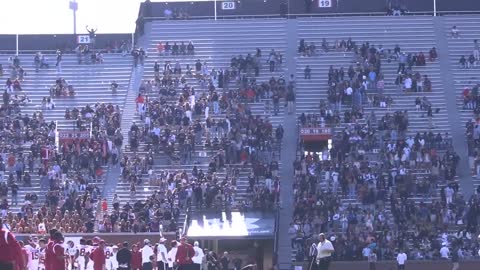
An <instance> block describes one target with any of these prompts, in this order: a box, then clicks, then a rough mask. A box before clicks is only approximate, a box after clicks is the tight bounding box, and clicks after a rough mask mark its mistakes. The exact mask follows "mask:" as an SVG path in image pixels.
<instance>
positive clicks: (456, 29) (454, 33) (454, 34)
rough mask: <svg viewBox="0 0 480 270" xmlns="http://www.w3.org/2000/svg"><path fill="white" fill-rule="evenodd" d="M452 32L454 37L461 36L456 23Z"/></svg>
mask: <svg viewBox="0 0 480 270" xmlns="http://www.w3.org/2000/svg"><path fill="white" fill-rule="evenodd" d="M450 34H451V35H452V38H458V37H459V36H460V31H459V30H458V28H457V26H456V25H454V26H452V30H450Z"/></svg>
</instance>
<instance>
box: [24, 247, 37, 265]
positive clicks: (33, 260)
mask: <svg viewBox="0 0 480 270" xmlns="http://www.w3.org/2000/svg"><path fill="white" fill-rule="evenodd" d="M25 251H26V252H27V258H28V263H27V268H28V270H37V269H38V263H39V253H40V250H39V247H38V245H35V244H33V243H30V244H28V245H26V246H25Z"/></svg>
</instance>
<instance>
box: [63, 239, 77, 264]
mask: <svg viewBox="0 0 480 270" xmlns="http://www.w3.org/2000/svg"><path fill="white" fill-rule="evenodd" d="M78 254H79V251H78V248H77V247H76V246H75V244H74V243H73V241H68V242H67V246H66V248H65V255H67V266H68V268H67V269H72V270H74V269H77V267H78V263H77V258H78Z"/></svg>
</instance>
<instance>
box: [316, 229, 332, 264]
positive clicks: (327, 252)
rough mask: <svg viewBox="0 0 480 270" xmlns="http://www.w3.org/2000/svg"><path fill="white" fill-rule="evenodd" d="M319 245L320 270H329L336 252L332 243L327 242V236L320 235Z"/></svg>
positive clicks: (318, 260)
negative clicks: (333, 254)
mask: <svg viewBox="0 0 480 270" xmlns="http://www.w3.org/2000/svg"><path fill="white" fill-rule="evenodd" d="M318 238H319V240H320V241H319V243H318V245H317V267H318V270H328V267H329V266H330V261H331V259H332V253H333V252H334V251H335V249H334V248H333V245H332V242H330V241H329V240H327V238H326V237H325V234H323V233H321V234H319V235H318Z"/></svg>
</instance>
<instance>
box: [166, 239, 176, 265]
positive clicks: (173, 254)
mask: <svg viewBox="0 0 480 270" xmlns="http://www.w3.org/2000/svg"><path fill="white" fill-rule="evenodd" d="M170 245H171V247H172V249H170V251H169V252H168V254H167V260H168V268H173V266H174V265H175V258H176V257H177V241H175V240H173V241H172V243H171V244H170Z"/></svg>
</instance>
